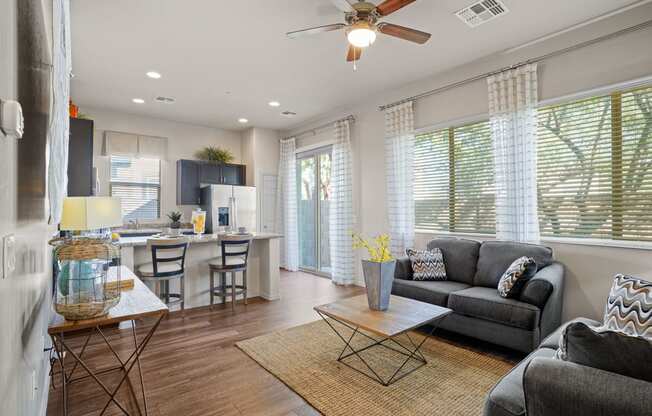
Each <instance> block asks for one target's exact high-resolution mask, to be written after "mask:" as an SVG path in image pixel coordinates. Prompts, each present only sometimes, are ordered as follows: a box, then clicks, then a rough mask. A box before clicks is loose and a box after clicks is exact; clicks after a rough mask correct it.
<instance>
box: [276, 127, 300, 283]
mask: <svg viewBox="0 0 652 416" xmlns="http://www.w3.org/2000/svg"><path fill="white" fill-rule="evenodd" d="M280 147H281V155H280V160H279V165H278V192H277V199H276V227H277V229H276V232H278V233H280V234H283V240H281V267H284V268H285V269H287V270H290V271H297V270H299V233H298V226H297V160H296V155H295V152H296V140H295V139H294V138H291V139H286V140H281V146H280Z"/></svg>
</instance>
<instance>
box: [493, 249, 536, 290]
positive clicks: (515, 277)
mask: <svg viewBox="0 0 652 416" xmlns="http://www.w3.org/2000/svg"><path fill="white" fill-rule="evenodd" d="M536 272H537V263H536V262H535V261H534V259H533V258H532V257H526V256H523V257H519V258H517V259H516V260H514V261H513V262H512V264H510V266H509V267H508V268H507V270H505V273H503V275H502V276H501V277H500V281H499V282H498V294H499V295H500V296H502V297H504V298H511V297H514V296H516V295H518V294H519V292H520V291H521V288H523V285H524V284H525V282H527V281H528V280H530V279H531V278H532V276H534V274H535V273H536Z"/></svg>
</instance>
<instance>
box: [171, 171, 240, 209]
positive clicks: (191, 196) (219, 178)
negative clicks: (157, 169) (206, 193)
mask: <svg viewBox="0 0 652 416" xmlns="http://www.w3.org/2000/svg"><path fill="white" fill-rule="evenodd" d="M245 181H246V167H245V166H244V165H234V164H218V163H209V162H202V161H199V160H179V161H177V205H197V204H199V198H200V187H201V185H202V184H211V185H245Z"/></svg>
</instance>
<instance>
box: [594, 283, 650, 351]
mask: <svg viewBox="0 0 652 416" xmlns="http://www.w3.org/2000/svg"><path fill="white" fill-rule="evenodd" d="M604 325H605V326H606V327H607V328H609V329H612V330H615V331H622V332H625V333H626V334H629V335H633V336H640V337H647V338H649V339H652V282H648V281H647V280H643V279H639V278H637V277H632V276H627V275H624V274H617V275H616V276H615V277H614V281H613V285H612V286H611V291H610V292H609V298H608V299H607V308H606V310H605V314H604Z"/></svg>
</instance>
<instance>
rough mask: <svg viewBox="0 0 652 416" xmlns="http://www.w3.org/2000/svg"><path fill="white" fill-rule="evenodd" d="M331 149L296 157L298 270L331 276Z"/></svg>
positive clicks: (327, 148)
mask: <svg viewBox="0 0 652 416" xmlns="http://www.w3.org/2000/svg"><path fill="white" fill-rule="evenodd" d="M330 193H331V147H330V146H327V147H322V148H319V149H316V150H312V151H308V152H303V153H300V154H298V155H297V197H298V199H299V201H298V202H299V203H298V209H299V213H298V220H299V267H301V268H302V269H304V270H307V271H312V272H317V273H320V274H324V275H328V276H330V271H331V270H330V245H329V239H328V221H329V217H328V208H329V203H330Z"/></svg>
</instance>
